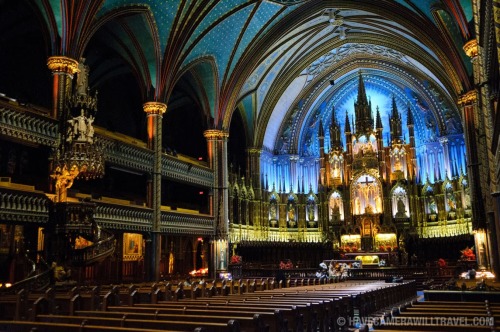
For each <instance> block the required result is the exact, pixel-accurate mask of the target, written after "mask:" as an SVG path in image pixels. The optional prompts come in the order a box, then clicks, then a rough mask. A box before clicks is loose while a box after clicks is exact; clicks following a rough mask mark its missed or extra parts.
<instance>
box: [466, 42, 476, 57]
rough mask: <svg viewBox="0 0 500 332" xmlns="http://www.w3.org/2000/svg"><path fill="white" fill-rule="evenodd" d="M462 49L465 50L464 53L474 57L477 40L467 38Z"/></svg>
mask: <svg viewBox="0 0 500 332" xmlns="http://www.w3.org/2000/svg"><path fill="white" fill-rule="evenodd" d="M463 49H464V51H465V54H467V56H468V57H469V58H475V57H476V56H477V40H476V39H471V40H469V41H468V42H467V43H465V45H464V46H463Z"/></svg>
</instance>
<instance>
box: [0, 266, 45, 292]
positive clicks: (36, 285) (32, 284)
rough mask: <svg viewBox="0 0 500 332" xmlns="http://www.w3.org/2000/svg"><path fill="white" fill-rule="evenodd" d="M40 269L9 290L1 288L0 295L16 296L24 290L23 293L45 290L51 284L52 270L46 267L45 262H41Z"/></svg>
mask: <svg viewBox="0 0 500 332" xmlns="http://www.w3.org/2000/svg"><path fill="white" fill-rule="evenodd" d="M41 263H42V264H41V267H39V270H40V271H41V272H40V273H38V274H35V275H33V276H31V277H28V278H26V279H23V280H21V281H19V282H16V283H15V284H13V285H12V286H11V287H9V288H3V289H2V291H1V292H0V293H1V294H17V293H18V292H19V291H20V290H22V289H24V290H25V291H27V292H29V291H40V290H43V289H45V288H47V287H48V286H49V285H50V282H51V274H52V273H53V271H52V269H51V268H50V267H49V266H48V264H47V263H45V261H43V260H41Z"/></svg>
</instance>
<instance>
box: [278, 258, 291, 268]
mask: <svg viewBox="0 0 500 332" xmlns="http://www.w3.org/2000/svg"><path fill="white" fill-rule="evenodd" d="M292 268H293V263H292V261H291V260H287V261H286V263H285V262H283V261H281V262H280V269H282V270H290V269H292Z"/></svg>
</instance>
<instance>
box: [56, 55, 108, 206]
mask: <svg viewBox="0 0 500 332" xmlns="http://www.w3.org/2000/svg"><path fill="white" fill-rule="evenodd" d="M87 79H88V67H87V66H85V65H84V64H83V63H80V65H79V73H78V77H77V83H76V89H75V92H74V93H73V94H72V95H70V97H69V98H68V99H67V100H66V103H65V109H64V112H63V114H61V117H60V123H59V127H60V130H59V138H58V140H57V142H56V146H55V149H54V152H53V155H52V175H51V177H52V178H53V179H55V181H56V184H55V188H56V197H55V201H56V202H64V201H66V198H67V197H66V190H67V189H68V188H70V187H71V186H72V185H73V180H75V179H85V180H90V179H96V178H101V177H102V176H103V175H104V164H105V163H104V153H103V149H102V146H101V144H100V143H99V141H98V140H97V139H96V137H95V136H94V127H93V122H94V119H95V114H96V112H97V92H96V93H95V94H94V96H91V95H90V89H89V88H88V84H87Z"/></svg>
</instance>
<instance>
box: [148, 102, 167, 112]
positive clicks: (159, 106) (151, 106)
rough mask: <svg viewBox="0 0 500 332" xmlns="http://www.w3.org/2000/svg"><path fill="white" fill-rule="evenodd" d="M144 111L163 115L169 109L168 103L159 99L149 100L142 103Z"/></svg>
mask: <svg viewBox="0 0 500 332" xmlns="http://www.w3.org/2000/svg"><path fill="white" fill-rule="evenodd" d="M142 108H143V109H144V112H146V113H147V114H148V115H149V114H156V115H162V114H163V113H165V112H166V111H167V105H166V104H164V103H160V102H157V101H148V102H146V103H144V105H142Z"/></svg>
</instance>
